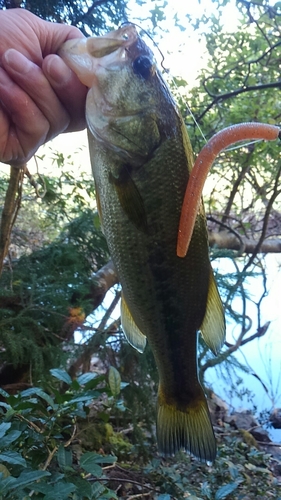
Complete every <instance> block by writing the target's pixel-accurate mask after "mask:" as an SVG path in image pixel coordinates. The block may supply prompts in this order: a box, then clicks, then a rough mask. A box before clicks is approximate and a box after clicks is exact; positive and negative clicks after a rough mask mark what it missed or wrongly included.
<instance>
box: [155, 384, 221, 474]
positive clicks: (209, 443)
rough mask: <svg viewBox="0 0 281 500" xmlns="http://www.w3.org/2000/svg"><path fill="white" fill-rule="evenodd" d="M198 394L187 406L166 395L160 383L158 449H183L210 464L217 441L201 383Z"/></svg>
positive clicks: (167, 453)
mask: <svg viewBox="0 0 281 500" xmlns="http://www.w3.org/2000/svg"><path fill="white" fill-rule="evenodd" d="M196 392H197V395H196V396H195V397H194V398H193V399H192V400H191V401H190V402H189V403H188V404H187V405H186V406H185V407H183V406H182V404H181V405H177V401H176V400H171V398H167V397H166V396H165V391H163V388H162V386H161V383H160V384H159V388H158V404H157V425H156V430H157V443H158V449H159V452H160V453H162V454H163V455H164V456H173V455H174V454H175V453H176V452H178V451H180V450H184V451H187V452H188V453H190V454H191V455H192V456H194V457H195V458H197V459H198V460H200V461H201V462H205V463H207V464H211V463H212V462H213V461H214V460H215V458H216V440H215V436H214V431H213V427H212V423H211V419H210V414H209V410H208V405H207V401H206V398H205V395H204V392H203V389H202V387H201V386H200V385H199V383H198V391H196Z"/></svg>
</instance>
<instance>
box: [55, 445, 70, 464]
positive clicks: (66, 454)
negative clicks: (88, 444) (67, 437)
mask: <svg viewBox="0 0 281 500" xmlns="http://www.w3.org/2000/svg"><path fill="white" fill-rule="evenodd" d="M57 460H58V464H59V466H60V468H61V469H65V468H66V467H71V466H72V452H71V451H70V450H66V449H65V447H64V446H59V449H58V451H57Z"/></svg>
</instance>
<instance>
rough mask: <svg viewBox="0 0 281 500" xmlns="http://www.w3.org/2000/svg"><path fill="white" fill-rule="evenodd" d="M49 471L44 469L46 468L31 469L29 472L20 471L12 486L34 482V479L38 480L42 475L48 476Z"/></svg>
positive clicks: (21, 485)
mask: <svg viewBox="0 0 281 500" xmlns="http://www.w3.org/2000/svg"><path fill="white" fill-rule="evenodd" d="M50 475H51V473H50V472H48V471H46V470H32V471H29V472H22V473H21V474H20V476H19V477H18V478H17V482H16V484H15V486H14V487H17V488H19V487H21V488H22V487H23V486H27V485H28V484H32V483H35V482H36V481H39V479H42V477H46V476H50Z"/></svg>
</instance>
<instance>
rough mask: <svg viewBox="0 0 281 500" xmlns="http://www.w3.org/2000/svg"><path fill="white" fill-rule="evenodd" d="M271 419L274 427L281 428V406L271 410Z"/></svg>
mask: <svg viewBox="0 0 281 500" xmlns="http://www.w3.org/2000/svg"><path fill="white" fill-rule="evenodd" d="M269 420H270V422H271V424H272V427H274V429H281V408H275V409H274V410H273V411H272V412H271V414H270V417H269Z"/></svg>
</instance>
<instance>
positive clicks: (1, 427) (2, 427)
mask: <svg viewBox="0 0 281 500" xmlns="http://www.w3.org/2000/svg"><path fill="white" fill-rule="evenodd" d="M11 425H12V424H11V423H10V422H3V423H2V424H0V438H2V437H3V436H5V434H6V432H7V431H8V430H9V429H10V427H11Z"/></svg>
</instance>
